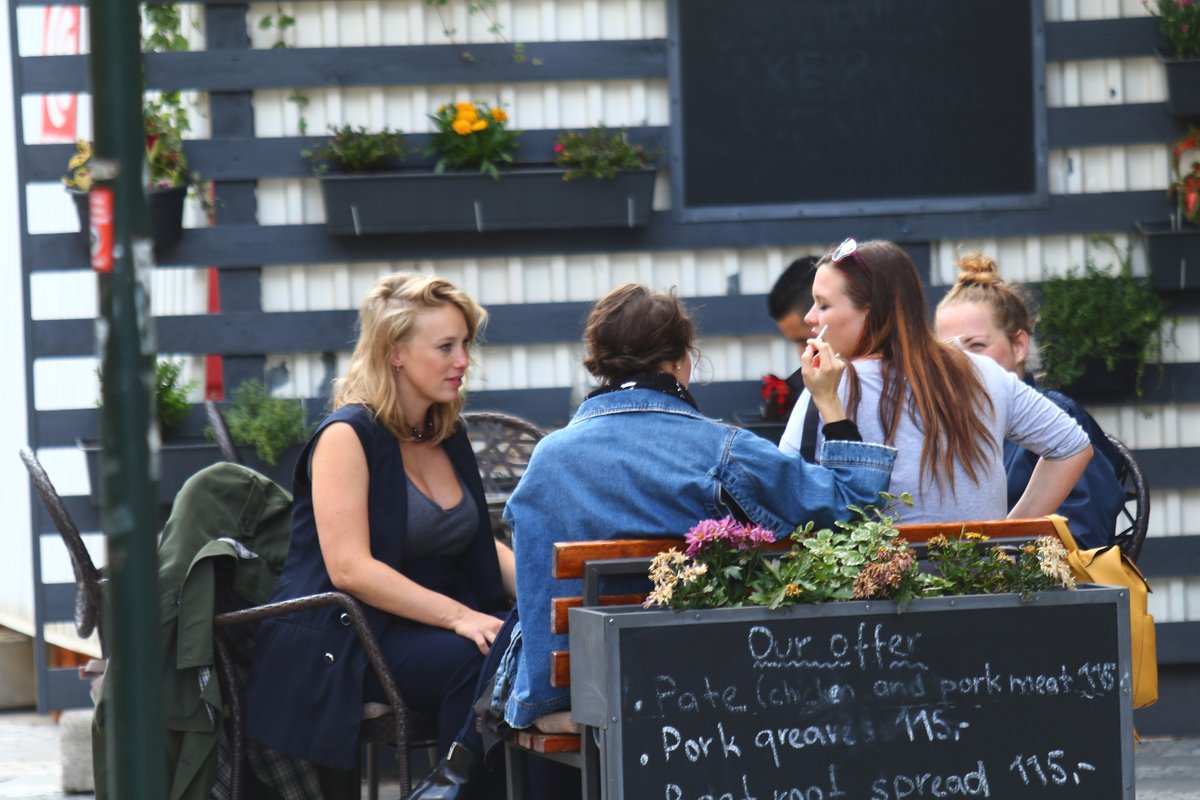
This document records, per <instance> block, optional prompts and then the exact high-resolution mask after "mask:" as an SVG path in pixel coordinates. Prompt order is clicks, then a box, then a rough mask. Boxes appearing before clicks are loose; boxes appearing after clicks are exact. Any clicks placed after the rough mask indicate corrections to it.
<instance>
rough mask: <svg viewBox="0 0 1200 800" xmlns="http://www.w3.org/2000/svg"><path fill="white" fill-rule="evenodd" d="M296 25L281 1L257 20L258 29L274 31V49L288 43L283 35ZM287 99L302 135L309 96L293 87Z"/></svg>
mask: <svg viewBox="0 0 1200 800" xmlns="http://www.w3.org/2000/svg"><path fill="white" fill-rule="evenodd" d="M295 27H296V18H295V17H293V16H292V15H291V14H288V13H286V12H284V10H283V3H276V4H275V13H273V14H263V15H262V17H260V18H259V20H258V29H259V30H261V31H269V30H274V31H275V41H274V43H272V44H271V48H272V49H274V50H282V49H285V48H287V46H288V43H287V39H286V38H285V35H286V34H287V32H288V31H290V30H292V29H293V28H295ZM287 100H288V102H289V103H294V104H295V106H296V111H297V119H296V127H297V128H298V129H299V130H300V135H301V136H304V135H305V134H307V133H308V120H307V119H306V118H305V116H304V112H305V110H306V109H307V108H308V106H309V103H310V102H311V98H309V96H308V95H307V94H306V93H305V92H304V90H302V89H293V90H292V91H291V93H289V94H288V96H287Z"/></svg>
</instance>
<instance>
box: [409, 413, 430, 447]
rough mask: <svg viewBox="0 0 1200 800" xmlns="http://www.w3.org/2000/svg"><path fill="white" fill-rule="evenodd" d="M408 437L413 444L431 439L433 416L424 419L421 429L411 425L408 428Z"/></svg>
mask: <svg viewBox="0 0 1200 800" xmlns="http://www.w3.org/2000/svg"><path fill="white" fill-rule="evenodd" d="M408 435H409V436H411V437H412V440H413V441H414V442H427V441H429V440H430V439H432V438H433V415H432V414H430V415H428V416H427V417H425V426H424V427H422V428H418V427H415V426H413V425H409V426H408Z"/></svg>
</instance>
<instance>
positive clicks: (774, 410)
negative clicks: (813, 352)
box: [762, 256, 820, 420]
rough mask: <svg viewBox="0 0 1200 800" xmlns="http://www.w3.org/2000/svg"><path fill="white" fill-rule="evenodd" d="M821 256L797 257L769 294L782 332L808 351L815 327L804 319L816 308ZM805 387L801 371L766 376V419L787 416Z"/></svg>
mask: <svg viewBox="0 0 1200 800" xmlns="http://www.w3.org/2000/svg"><path fill="white" fill-rule="evenodd" d="M818 261H820V258H819V257H817V256H803V257H801V258H797V259H796V260H795V261H793V262H792V263H791V264H788V267H787V269H785V270H784V271H783V274H782V275H780V276H779V279H778V280H776V281H775V285H774V286H772V287H771V293H770V294H768V295H767V313H768V314H770V315H771V319H773V320H775V324H776V325H778V326H779V332H780V333H782V334H783V335H784V337H785V338H786V339H787V340H788V341H789V342H792V343H794V344H795V345H796V348H797V350H799V351H800V352H803V351H804V344H805V342H807V341H808V339H810V338H811V337H812V336H813V331H812V328H810V327H809V326H808V325H807V324H806V323H805V322H804V315H805V314H807V313H808V310H809V309H810V308H811V307H812V303H813V299H812V285H813V276H814V275H815V274H816V266H817V262H818ZM803 390H804V381H803V380H802V379H801V378H800V370H796V372H795V373H794V374H792V375H790V376H789V377H788V378H786V379H781V378H777V377H776V376H774V375H766V376H764V377H763V390H762V397H763V412H762V415H763V417H764V418H765V419H785V420H786V419H787V418H788V415H789V414H790V413H791V411H792V406H794V405H795V404H796V398H798V397H799V396H800V392H802V391H803Z"/></svg>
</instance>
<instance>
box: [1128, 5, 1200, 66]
mask: <svg viewBox="0 0 1200 800" xmlns="http://www.w3.org/2000/svg"><path fill="white" fill-rule="evenodd" d="M1142 4H1143V5H1144V6H1146V8H1147V9H1148V10H1149V11H1150V13H1151V14H1152V15H1154V16H1155V17H1157V18H1158V29H1159V30H1160V31H1162V35H1163V36H1165V37H1167V41H1168V42H1170V43H1171V55H1173V56H1174V57H1175V58H1200V3H1198V2H1196V0H1153V2H1151V0H1142Z"/></svg>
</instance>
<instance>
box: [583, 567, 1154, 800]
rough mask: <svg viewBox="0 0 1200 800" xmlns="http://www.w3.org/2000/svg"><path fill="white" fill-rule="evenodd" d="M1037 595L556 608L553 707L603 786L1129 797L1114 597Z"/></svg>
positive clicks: (669, 794)
mask: <svg viewBox="0 0 1200 800" xmlns="http://www.w3.org/2000/svg"><path fill="white" fill-rule="evenodd" d="M1047 594H1054V595H1057V596H1056V597H1052V598H1051V599H1050V600H1049V601H1048V602H1042V601H1035V602H1034V603H1033V604H1024V603H1021V601H1019V600H1018V599H1016V598H1015V597H1013V596H1011V595H1010V596H992V597H985V598H979V597H973V598H957V599H954V598H949V599H941V600H937V601H922V602H919V603H917V604H914V606H913V607H912V608H910V610H909V611H906V612H905V613H900V614H897V613H895V612H894V611H891V612H889V613H880V610H881V609H880V608H879V607H880V606H881V605H890V604H879V603H869V604H863V603H841V604H839V603H831V604H826V605H825V606H813V607H797V608H796V609H793V610H790V611H787V612H779V613H771V612H766V611H765V610H763V609H736V610H735V609H731V610H728V611H725V610H723V611H720V612H701V613H696V612H641V611H634V610H630V611H625V610H623V609H615V610H612V611H601V610H588V611H575V610H573V611H572V612H571V651H572V661H571V666H572V673H571V686H572V700H573V715H574V717H575V718H576V719H577V720H580V721H582V722H584V723H586V724H595V725H598V726H599V727H600V728H601V733H602V742H603V744H602V752H607V755H605V756H603V757H604V758H605V761H606V764H607V775H608V781H609V783H608V792H609V793H608V795H607V796H609V797H625V798H633V797H637V798H657V799H660V800H702V799H703V798H709V799H710V800H719V799H720V798H726V799H727V800H748V799H749V798H757V799H758V800H776V799H777V798H789V800H791V799H792V798H795V799H796V800H838V799H839V798H840V799H841V800H915V799H916V798H930V797H993V798H997V797H1001V798H1016V797H1020V798H1048V799H1058V800H1085V798H1086V800H1132V798H1133V796H1134V794H1133V783H1132V780H1133V775H1132V761H1133V754H1132V743H1133V742H1132V739H1133V735H1132V710H1131V707H1130V698H1129V693H1128V688H1129V657H1128V647H1129V644H1128V641H1129V639H1128V615H1127V611H1126V609H1127V606H1126V605H1125V602H1126V601H1125V600H1124V598H1123V597H1121V595H1120V593H1119V591H1118V590H1116V589H1110V588H1089V589H1081V590H1080V591H1078V592H1060V593H1047ZM931 602H932V604H931ZM922 603H923V604H922ZM856 611H857V612H865V613H856ZM585 615H591V616H590V618H586V619H585V618H584V617H585ZM725 620H730V621H725ZM596 633H602V634H603V637H604V638H603V639H598V638H592V639H590V637H591V636H592V635H593V634H596ZM589 640H590V644H591V648H594V650H595V652H590V651H589V644H588V642H589ZM577 644H578V645H579V646H580V647H581V648H582V651H581V652H580V653H578V654H577V652H576V647H577ZM577 655H579V656H581V657H582V659H583V660H582V661H581V663H580V665H579V667H578V668H577V665H576V658H577ZM606 660H607V661H608V664H609V666H608V667H607V670H608V671H607V672H604V670H605V669H606V668H605V667H603V666H600V664H602V663H603V662H605V661H606ZM586 665H590V666H586ZM601 695H603V700H604V702H603V703H602V704H600V705H594V704H593V700H596V699H599V697H600V696H601Z"/></svg>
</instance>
